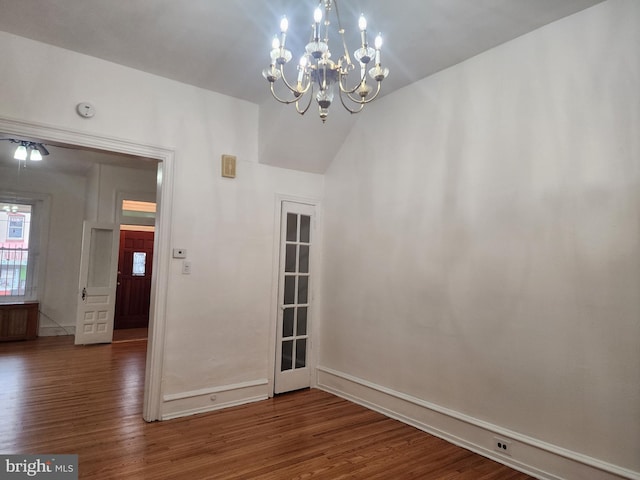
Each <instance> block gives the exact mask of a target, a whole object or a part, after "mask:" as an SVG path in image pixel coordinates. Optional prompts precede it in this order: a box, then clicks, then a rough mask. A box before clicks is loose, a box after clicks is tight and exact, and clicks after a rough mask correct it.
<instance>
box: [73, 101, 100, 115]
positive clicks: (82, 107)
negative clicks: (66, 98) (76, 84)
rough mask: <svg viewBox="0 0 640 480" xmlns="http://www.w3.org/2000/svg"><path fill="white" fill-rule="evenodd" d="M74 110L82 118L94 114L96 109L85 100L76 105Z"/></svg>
mask: <svg viewBox="0 0 640 480" xmlns="http://www.w3.org/2000/svg"><path fill="white" fill-rule="evenodd" d="M76 111H77V112H78V115H80V116H81V117H83V118H91V117H93V116H94V115H95V114H96V109H95V108H93V105H91V104H90V103H87V102H82V103H79V104H78V105H76Z"/></svg>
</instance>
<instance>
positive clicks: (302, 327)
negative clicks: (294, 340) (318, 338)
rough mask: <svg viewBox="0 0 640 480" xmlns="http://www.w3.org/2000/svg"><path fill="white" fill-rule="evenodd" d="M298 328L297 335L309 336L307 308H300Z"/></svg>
mask: <svg viewBox="0 0 640 480" xmlns="http://www.w3.org/2000/svg"><path fill="white" fill-rule="evenodd" d="M296 327H297V328H296V335H306V334H307V307H300V308H298V321H297V326H296Z"/></svg>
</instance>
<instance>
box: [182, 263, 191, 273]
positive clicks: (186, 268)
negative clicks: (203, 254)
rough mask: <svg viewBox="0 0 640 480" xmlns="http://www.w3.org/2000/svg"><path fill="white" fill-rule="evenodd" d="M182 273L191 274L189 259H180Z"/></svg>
mask: <svg viewBox="0 0 640 480" xmlns="http://www.w3.org/2000/svg"><path fill="white" fill-rule="evenodd" d="M182 274H183V275H190V274H191V262H190V261H189V260H183V261H182Z"/></svg>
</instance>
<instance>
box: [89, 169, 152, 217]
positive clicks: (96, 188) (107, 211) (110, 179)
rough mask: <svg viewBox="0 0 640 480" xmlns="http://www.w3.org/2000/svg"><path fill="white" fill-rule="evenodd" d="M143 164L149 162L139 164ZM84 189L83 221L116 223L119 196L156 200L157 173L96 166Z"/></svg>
mask: <svg viewBox="0 0 640 480" xmlns="http://www.w3.org/2000/svg"><path fill="white" fill-rule="evenodd" d="M145 161H150V160H140V162H145ZM87 185H88V188H87V199H86V207H85V215H86V217H85V219H86V220H94V221H98V222H108V223H114V222H117V221H118V218H119V217H118V211H119V209H120V208H121V205H119V204H118V193H129V194H133V195H134V196H136V195H145V198H150V199H155V197H156V186H157V173H156V171H155V170H149V169H146V168H129V167H121V166H116V165H108V164H99V163H98V164H95V165H93V167H92V169H91V171H90V172H89V175H88V179H87ZM147 195H148V196H147ZM136 198H138V197H136Z"/></svg>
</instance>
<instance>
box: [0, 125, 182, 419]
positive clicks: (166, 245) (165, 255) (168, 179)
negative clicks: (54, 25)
mask: <svg viewBox="0 0 640 480" xmlns="http://www.w3.org/2000/svg"><path fill="white" fill-rule="evenodd" d="M0 132H3V133H7V134H10V135H15V136H24V137H36V138H38V139H41V140H44V141H55V142H63V143H69V144H72V145H78V146H81V147H87V148H97V149H100V150H108V151H112V152H117V153H125V154H129V155H135V156H139V157H146V158H152V159H155V160H159V164H158V176H157V179H158V183H157V191H156V192H157V193H156V203H157V205H158V213H157V215H156V235H155V239H154V251H155V252H157V254H156V255H154V258H153V272H154V275H153V278H152V282H151V306H150V311H149V341H148V346H147V362H146V372H145V385H144V403H143V408H142V415H143V417H144V419H145V420H146V421H148V422H150V421H153V420H159V419H160V407H161V402H162V383H161V382H162V369H163V362H162V360H163V358H164V337H165V327H166V302H167V290H168V279H169V261H170V258H171V245H170V240H171V238H170V236H171V228H170V226H171V211H172V203H173V178H174V150H175V149H172V148H165V147H159V146H154V145H144V144H140V143H135V142H131V141H128V140H123V139H119V138H113V137H108V136H104V135H96V134H91V133H87V132H81V131H77V130H72V129H68V128H61V127H56V126H53V125H46V124H42V123H38V122H27V121H23V120H18V119H12V118H8V117H3V116H0Z"/></svg>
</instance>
